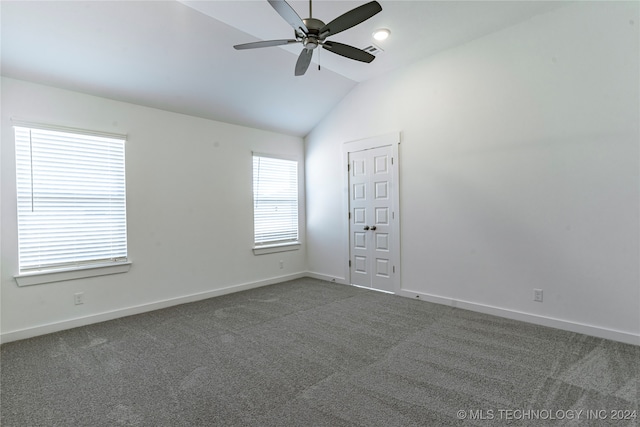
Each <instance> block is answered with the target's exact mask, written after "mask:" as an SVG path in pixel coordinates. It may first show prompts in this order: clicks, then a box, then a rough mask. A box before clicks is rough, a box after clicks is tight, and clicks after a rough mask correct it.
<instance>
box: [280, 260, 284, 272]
mask: <svg viewBox="0 0 640 427" xmlns="http://www.w3.org/2000/svg"><path fill="white" fill-rule="evenodd" d="M283 268H284V261H283V260H280V270H282V269H283Z"/></svg>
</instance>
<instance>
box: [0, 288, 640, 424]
mask: <svg viewBox="0 0 640 427" xmlns="http://www.w3.org/2000/svg"><path fill="white" fill-rule="evenodd" d="M0 360H1V367H2V371H1V380H2V381H1V383H0V384H1V395H0V403H1V415H0V421H1V424H2V426H6V427H9V426H19V427H25V426H214V425H215V426H244V425H246V426H385V427H389V426H444V425H469V426H471V425H483V426H487V425H494V424H507V425H536V426H539V425H553V426H559V425H598V426H600V425H615V426H634V425H638V422H637V416H638V414H637V411H638V409H639V408H638V397H639V395H640V393H639V387H640V379H639V378H640V374H639V370H640V368H639V360H640V347H637V346H632V345H626V344H621V343H617V342H613V341H607V340H603V339H598V338H593V337H588V336H585V335H580V334H575V333H570V332H564V331H560V330H555V329H550V328H544V327H540V326H534V325H530V324H527V323H522V322H516V321H512V320H506V319H502V318H497V317H492V316H488V315H483V314H478V313H474V312H470V311H465V310H460V309H455V308H451V307H445V306H440V305H435V304H430V303H426V302H422V301H415V300H411V299H408V298H401V297H397V296H393V295H386V294H382V293H377V292H373V291H368V290H363V289H359V288H355V287H351V286H344V285H336V284H331V283H327V282H322V281H319V280H314V279H300V280H295V281H291V282H286V283H281V284H277V285H272V286H267V287H263V288H259V289H254V290H250V291H246V292H240V293H236V294H232V295H227V296H223V297H218V298H213V299H209V300H205V301H200V302H196V303H191V304H185V305H181V306H177V307H172V308H169V309H164V310H159V311H155V312H151V313H147V314H142V315H137V316H131V317H127V318H123V319H117V320H113V321H109V322H105V323H100V324H96V325H91V326H86V327H82V328H76V329H73V330H69V331H64V332H59V333H55V334H50V335H46V336H42V337H37V338H32V339H28V340H24V341H19V342H13V343H7V344H4V345H2V347H1V359H0ZM459 411H464V412H463V413H459ZM579 411H582V412H579ZM589 411H590V412H589ZM603 411H605V412H603ZM612 411H622V412H612ZM624 411H629V412H624ZM633 411H636V412H635V415H636V417H635V418H634V412H633ZM462 416H464V417H465V419H464V420H463V419H460V418H462ZM616 416H620V417H621V418H627V419H622V420H617V419H613V418H614V417H616Z"/></svg>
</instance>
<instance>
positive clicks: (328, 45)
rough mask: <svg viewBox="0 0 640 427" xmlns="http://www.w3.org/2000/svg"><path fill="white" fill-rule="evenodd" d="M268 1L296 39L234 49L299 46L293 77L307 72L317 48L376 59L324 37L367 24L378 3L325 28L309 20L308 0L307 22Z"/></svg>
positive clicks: (279, 1)
mask: <svg viewBox="0 0 640 427" xmlns="http://www.w3.org/2000/svg"><path fill="white" fill-rule="evenodd" d="M267 1H268V2H269V4H270V5H271V6H272V7H273V8H274V9H275V10H276V12H278V14H279V15H280V16H282V18H284V20H285V21H287V22H288V23H289V25H291V26H292V27H293V29H294V31H295V39H284V40H264V41H259V42H252V43H244V44H237V45H235V46H234V48H236V49H238V50H241V49H256V48H260V47H271V46H281V45H288V44H293V43H302V45H303V46H304V48H303V49H302V52H300V56H299V57H298V61H297V62H296V68H295V75H296V76H302V75H303V74H304V73H306V72H307V68H309V64H310V63H311V57H312V56H313V50H314V49H315V48H317V47H318V46H322V47H323V48H325V49H327V50H328V51H329V52H333V53H335V54H337V55H341V56H344V57H346V58H350V59H354V60H356V61H362V62H367V63H368V62H371V61H373V60H374V59H375V56H373V55H372V54H370V53H369V52H365V51H364V50H362V49H358V48H356V47H353V46H349V45H347V44H343V43H338V42H334V41H330V40H327V37H329V36H332V35H334V34H338V33H340V32H342V31H344V30H348V29H349V28H351V27H354V26H356V25H358V24H360V23H361V22H364V21H366V20H367V19H369V18H371V17H372V16H373V15H375V14H376V13H378V12H380V11H381V10H382V6H380V3H378V2H377V1H372V2H369V3H366V4H363V5H362V6H358V7H356V8H355V9H352V10H350V11H349V12H346V13H344V14H343V15H340V16H339V17H337V18H336V19H334V20H333V21H331V22H329V23H328V24H326V25H325V23H324V22H322V21H321V20H319V19H315V18H312V17H311V16H312V13H311V12H312V10H311V0H309V18H307V19H300V16H298V14H297V13H296V11H295V10H293V8H292V7H291V6H290V5H289V3H287V2H286V1H284V0H267Z"/></svg>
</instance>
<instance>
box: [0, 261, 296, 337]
mask: <svg viewBox="0 0 640 427" xmlns="http://www.w3.org/2000/svg"><path fill="white" fill-rule="evenodd" d="M306 276H307V273H306V272H300V273H294V274H288V275H286V276H278V277H272V278H270V279H265V280H259V281H257V282H249V283H242V284H237V285H231V286H227V287H225V288H220V289H214V290H211V291H206V292H199V293H196V294H190V295H185V296H181V297H176V298H170V299H165V300H162V301H155V302H151V303H147V304H141V305H137V306H133V307H126V308H122V309H117V310H113V311H108V312H103V313H97V314H92V315H90V316H84V317H78V318H75V319H69V320H63V321H60V322H52V323H48V324H45V325H38V326H34V327H30V328H25V329H20V330H15V331H10V332H5V333H3V334H1V335H0V343H7V342H11V341H18V340H23V339H27V338H32V337H36V336H39V335H45V334H50V333H53V332H58V331H63V330H66V329H72V328H77V327H79V326H86V325H91V324H94V323H99V322H105V321H107V320H113V319H118V318H120V317H125V316H131V315H134V314H141V313H146V312H149V311H153V310H159V309H162V308H167V307H171V306H174V305H180V304H185V303H189V302H195V301H200V300H204V299H208V298H213V297H217V296H221V295H226V294H230V293H233V292H240V291H246V290H249V289H253V288H259V287H262V286H268V285H273V284H275V283H280V282H286V281H288V280H294V279H299V278H301V277H306Z"/></svg>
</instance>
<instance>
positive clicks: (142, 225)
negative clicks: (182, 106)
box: [0, 78, 306, 341]
mask: <svg viewBox="0 0 640 427" xmlns="http://www.w3.org/2000/svg"><path fill="white" fill-rule="evenodd" d="M1 89H2V112H1V113H2V115H1V120H2V121H1V125H2V135H1V138H2V141H1V144H2V147H1V148H2V151H1V162H2V163H1V168H0V170H1V176H2V183H1V191H2V197H1V199H2V203H1V208H2V211H1V214H2V218H1V225H2V242H1V243H2V244H1V259H2V264H1V266H2V273H1V281H2V283H1V286H2V287H1V296H2V298H1V308H2V313H1V331H2V337H3V340H4V341H8V340H12V339H18V338H23V337H26V336H30V335H34V334H39V333H44V332H50V331H53V330H58V329H62V328H66V327H71V326H77V325H81V324H86V323H91V322H95V321H99V320H104V319H107V318H113V317H118V316H121V315H124V314H131V313H135V312H141V311H145V310H149V309H153V308H158V307H161V306H165V305H170V304H175V303H179V302H186V301H190V300H195V299H199V298H204V297H207V296H213V295H217V294H220V293H225V292H229V291H231V290H239V289H243V288H247V287H253V286H258V285H263V284H267V283H271V282H275V281H279V280H283V279H286V278H291V277H297V276H299V275H301V274H303V273H304V272H305V271H306V251H305V249H304V244H303V249H301V250H299V251H292V252H285V253H279V254H268V255H260V256H254V255H253V253H252V250H251V249H252V244H253V217H252V212H253V209H252V192H251V191H252V190H251V167H252V166H251V165H252V163H251V152H252V150H255V151H259V152H262V153H274V154H284V155H287V156H293V157H296V158H298V159H300V161H301V163H302V160H303V158H304V153H303V152H304V145H303V140H302V138H298V137H292V136H287V135H281V134H277V133H271V132H266V131H261V130H256V129H250V128H244V127H240V126H235V125H229V124H225V123H219V122H214V121H209V120H204V119H198V118H194V117H189V116H185V115H180V114H175V113H169V112H165V111H160V110H155V109H151V108H146V107H140V106H136V105H132V104H126V103H122V102H116V101H112V100H108V99H102V98H97V97H92V96H88V95H84V94H79V93H74V92H68V91H64V90H59V89H54V88H50V87H46V86H40V85H35V84H31V83H26V82H22V81H18V80H12V79H6V78H3V79H2V87H1ZM11 118H16V119H22V120H27V121H30V122H40V123H49V124H57V125H61V126H68V127H76V128H83V129H90V130H98V131H105V132H113V133H121V134H127V135H128V141H127V143H126V174H127V176H126V178H127V214H128V218H127V223H128V241H129V256H130V259H131V261H132V262H133V265H132V268H131V270H130V271H129V272H128V273H124V274H117V275H111V276H102V277H95V278H90V279H79V280H72V281H67V282H58V283H50V284H43V285H35V286H29V287H18V286H17V285H16V282H15V280H14V278H13V276H14V275H15V274H17V272H18V256H17V235H16V203H15V161H14V155H15V153H14V141H13V129H12V125H11V121H10V119H11ZM300 173H301V179H302V178H303V175H304V167H303V165H301V168H300ZM302 196H304V195H303V194H302ZM302 200H303V203H304V198H303V199H302ZM303 213H304V212H303ZM301 223H302V229H301V235H302V236H304V231H305V230H304V215H302V218H301ZM280 260H283V261H284V268H283V269H280V266H279V261H280ZM76 292H84V294H85V304H83V305H78V306H76V305H74V303H73V294H74V293H76Z"/></svg>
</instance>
